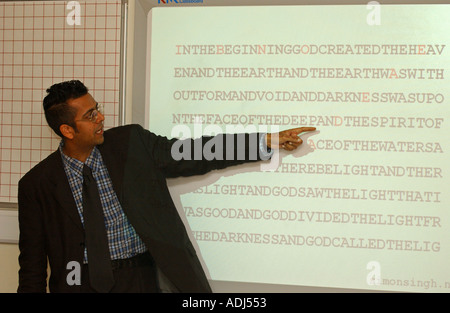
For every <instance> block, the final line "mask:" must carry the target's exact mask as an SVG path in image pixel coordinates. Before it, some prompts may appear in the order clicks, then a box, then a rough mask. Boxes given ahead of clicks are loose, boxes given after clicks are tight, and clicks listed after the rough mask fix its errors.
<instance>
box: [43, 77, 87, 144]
mask: <svg viewBox="0 0 450 313" xmlns="http://www.w3.org/2000/svg"><path fill="white" fill-rule="evenodd" d="M88 91H89V90H88V88H87V87H86V86H85V85H84V84H83V83H82V82H80V81H79V80H70V81H65V82H61V83H57V84H54V85H52V86H51V87H50V88H48V89H47V96H45V98H44V112H45V119H46V120H47V123H48V125H49V126H50V127H51V128H52V129H53V131H54V132H55V133H56V134H57V135H58V136H60V137H61V138H63V135H62V134H61V131H60V130H59V127H60V126H61V125H63V124H67V125H69V126H72V127H73V128H74V129H75V130H77V128H76V125H75V122H74V119H75V115H76V113H77V112H76V111H75V110H74V109H73V108H71V107H70V106H69V105H68V104H67V100H69V99H77V98H79V97H82V96H84V95H86V94H87V93H88Z"/></svg>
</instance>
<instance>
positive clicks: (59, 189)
mask: <svg viewBox="0 0 450 313" xmlns="http://www.w3.org/2000/svg"><path fill="white" fill-rule="evenodd" d="M49 158H50V163H49V164H50V165H51V168H50V169H49V173H51V174H50V175H49V180H50V184H52V185H53V188H54V190H55V197H56V200H57V201H58V203H59V205H60V206H61V207H62V208H63V209H64V210H65V211H66V212H67V214H68V215H69V217H70V219H72V221H73V222H74V223H75V224H76V225H77V226H78V227H80V229H83V225H82V224H81V219H80V214H79V213H78V209H77V205H76V204H75V200H74V198H73V194H72V190H71V189H70V185H69V181H68V180H67V176H66V172H65V171H64V165H63V161H62V158H61V153H60V152H59V150H57V151H56V152H55V153H53V154H51V155H50V157H49Z"/></svg>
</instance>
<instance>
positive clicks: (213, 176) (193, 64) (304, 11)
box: [145, 4, 450, 292]
mask: <svg viewBox="0 0 450 313" xmlns="http://www.w3.org/2000/svg"><path fill="white" fill-rule="evenodd" d="M448 16H450V6H449V5H385V6H384V5H382V6H379V5H376V4H374V5H346V6H332V5H322V6H314V5H311V6H251V7H250V6H240V7H158V8H153V9H152V10H151V11H150V13H149V15H148V42H147V44H148V50H147V51H148V55H147V81H146V88H147V103H146V116H145V118H146V127H147V128H149V129H150V130H151V131H153V132H155V133H157V134H160V135H164V136H167V137H170V138H172V137H194V138H196V137H199V136H202V135H209V134H216V133H220V132H223V133H225V132H227V133H235V132H236V133H237V132H243V131H244V132H254V131H256V132H277V131H280V130H285V129H289V128H294V127H300V126H313V127H316V128H317V131H315V132H309V133H306V134H302V135H300V137H301V138H302V139H303V141H304V143H303V145H302V146H301V147H300V148H299V149H298V150H296V151H295V152H293V153H287V152H284V151H281V152H280V153H275V154H274V156H273V158H272V161H271V162H259V163H252V164H246V165H240V166H236V167H231V168H228V169H225V170H221V171H215V172H212V173H209V174H207V175H204V176H197V177H190V178H179V179H171V180H169V186H170V191H171V194H172V196H173V198H174V201H175V203H176V205H177V208H178V210H179V213H180V215H181V216H182V218H183V219H184V221H185V223H186V226H187V228H188V231H189V233H190V234H191V238H192V240H193V242H194V244H195V246H196V249H197V252H198V254H199V256H200V258H201V261H202V262H203V266H204V269H205V271H206V273H207V275H208V278H209V279H211V281H226V282H243V283H263V284H275V285H287V286H317V287H331V288H352V289H364V290H380V291H387V290H389V291H414V292H416V291H418V292H427V291H431V292H448V291H449V290H450V289H449V288H450V270H449V267H448V260H449V259H450V240H449V236H448V234H449V209H450V202H449V186H450V181H449V168H450V162H449V158H448V156H447V157H446V153H448V151H449V149H450V140H449V136H448V134H449V133H450V127H449V124H448V121H445V119H448V118H449V113H450V109H449V108H450V106H449V103H448V99H447V100H446V98H447V97H449V86H450V85H449V78H448V71H449V70H450V68H449V66H450V65H449V64H450V57H449V55H450V51H449V49H450V46H449V44H450V35H449V29H450V20H449V18H448ZM445 71H447V73H445Z"/></svg>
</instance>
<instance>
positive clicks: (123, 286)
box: [81, 253, 159, 293]
mask: <svg viewBox="0 0 450 313" xmlns="http://www.w3.org/2000/svg"><path fill="white" fill-rule="evenodd" d="M137 258H139V259H138V260H137V261H136V259H137ZM137 258H136V257H134V258H131V259H127V260H117V261H113V274H114V280H115V285H114V287H113V289H112V290H111V293H155V292H159V288H158V282H157V278H156V267H155V265H154V263H153V261H152V260H151V257H150V256H149V254H148V253H146V254H144V255H140V256H139V257H137ZM149 258H150V259H149ZM88 266H89V264H85V265H83V267H82V271H81V292H83V293H92V292H95V290H93V289H92V288H91V286H90V285H89V267H88Z"/></svg>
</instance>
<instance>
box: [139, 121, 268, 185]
mask: <svg viewBox="0 0 450 313" xmlns="http://www.w3.org/2000/svg"><path fill="white" fill-rule="evenodd" d="M139 135H140V138H141V140H142V142H143V143H144V145H145V147H146V149H147V151H148V153H149V154H150V155H151V157H152V158H153V159H154V160H155V162H156V163H157V165H158V167H159V168H160V169H161V170H162V171H163V172H164V173H165V176H166V177H170V178H172V177H178V176H192V175H201V174H205V173H207V172H209V171H212V170H215V169H222V168H226V167H228V166H232V165H238V164H242V163H246V162H255V161H260V160H267V159H269V158H270V154H267V153H263V152H264V151H261V149H260V143H261V136H262V135H263V134H260V133H251V134H244V133H242V134H219V135H216V136H203V137H200V138H197V139H168V138H166V137H163V136H157V135H155V134H153V133H152V132H150V131H148V130H145V129H144V128H142V127H139Z"/></svg>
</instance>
